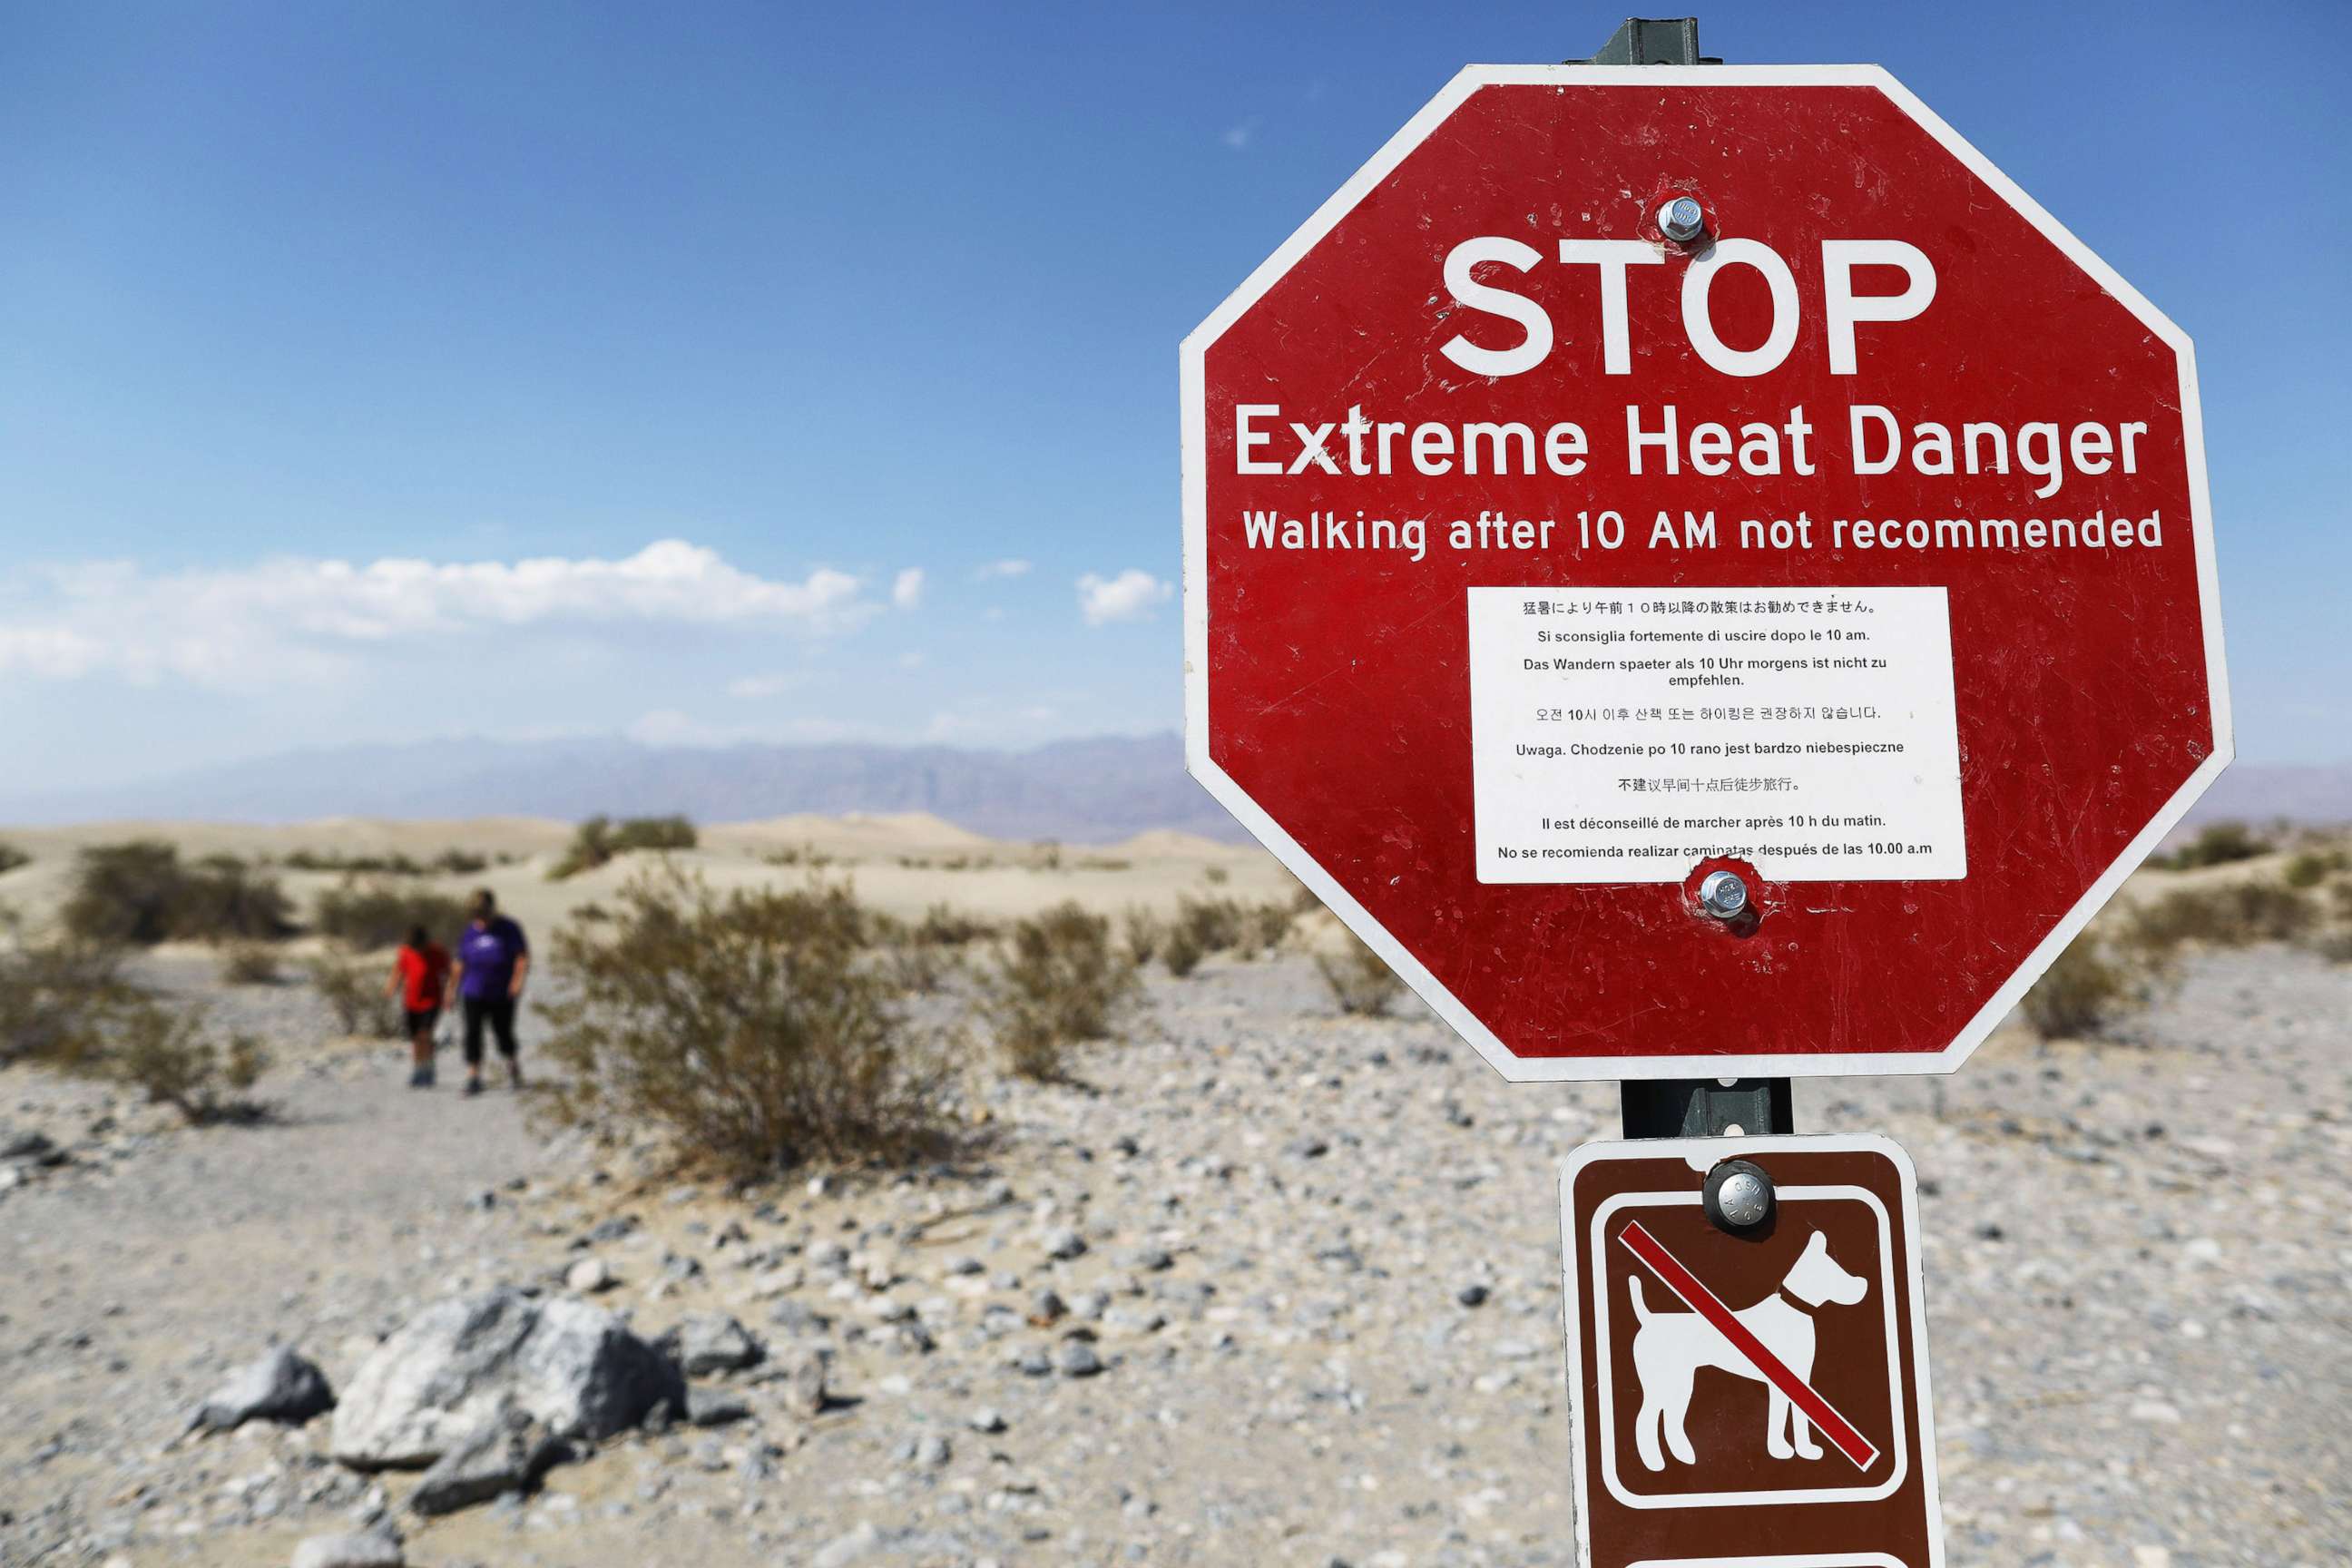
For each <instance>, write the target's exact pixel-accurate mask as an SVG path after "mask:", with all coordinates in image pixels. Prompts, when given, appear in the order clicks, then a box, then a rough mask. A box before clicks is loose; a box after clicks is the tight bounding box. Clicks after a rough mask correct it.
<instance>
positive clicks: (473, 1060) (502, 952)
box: [455, 888, 530, 1094]
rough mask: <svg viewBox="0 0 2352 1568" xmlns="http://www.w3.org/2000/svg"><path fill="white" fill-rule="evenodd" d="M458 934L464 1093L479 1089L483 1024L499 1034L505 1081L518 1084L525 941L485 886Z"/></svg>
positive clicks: (527, 946)
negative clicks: (517, 1044) (517, 1010)
mask: <svg viewBox="0 0 2352 1568" xmlns="http://www.w3.org/2000/svg"><path fill="white" fill-rule="evenodd" d="M469 913H470V914H471V916H472V918H471V920H470V921H468V922H467V926H466V930H465V932H464V934H463V935H461V936H459V937H458V938H457V973H456V975H455V980H456V983H457V1001H458V1005H459V1006H460V1007H461V1008H462V1009H463V1010H464V1014H465V1020H466V1036H465V1038H466V1092H467V1094H479V1093H481V1092H482V1026H484V1025H485V1024H487V1025H488V1026H489V1029H490V1032H491V1033H492V1034H493V1035H495V1036H497V1037H498V1042H499V1055H500V1056H502V1057H504V1058H506V1059H507V1079H508V1081H509V1082H510V1083H512V1084H513V1085H514V1087H515V1088H517V1089H520V1088H521V1087H522V1063H521V1062H520V1060H519V1059H517V1057H516V1047H515V1004H516V1003H517V1002H518V1001H519V1000H520V999H521V996H522V983H523V977H524V976H525V975H527V974H529V973H530V943H529V942H525V941H524V940H523V935H522V927H520V926H519V925H517V924H515V923H514V921H510V920H509V919H507V918H506V917H505V916H504V915H502V914H500V913H499V901H498V900H497V899H496V898H494V897H492V896H491V893H490V890H489V889H488V888H485V889H482V890H481V891H480V892H478V893H476V894H475V895H474V902H473V906H472V909H471V910H470V911H469Z"/></svg>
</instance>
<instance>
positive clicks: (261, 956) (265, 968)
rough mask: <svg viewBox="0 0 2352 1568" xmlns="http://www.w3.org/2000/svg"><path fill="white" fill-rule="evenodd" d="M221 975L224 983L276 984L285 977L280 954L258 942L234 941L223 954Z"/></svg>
mask: <svg viewBox="0 0 2352 1568" xmlns="http://www.w3.org/2000/svg"><path fill="white" fill-rule="evenodd" d="M220 977H221V984H224V985H275V984H278V981H279V980H281V979H283V978H284V976H283V975H282V974H281V973H279V972H278V954H277V953H276V952H273V951H272V950H271V949H270V948H269V947H268V945H266V944H265V943H262V942H232V943H231V944H230V945H229V948H228V951H227V952H224V953H222V954H221V965H220Z"/></svg>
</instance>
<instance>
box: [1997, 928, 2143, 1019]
mask: <svg viewBox="0 0 2352 1568" xmlns="http://www.w3.org/2000/svg"><path fill="white" fill-rule="evenodd" d="M2146 996H2147V992H2146V988H2145V985H2144V984H2142V983H2141V982H2140V980H2139V979H2138V977H2137V975H2136V974H2135V972H2134V967H2133V966H2132V965H2130V964H2128V963H2125V962H2123V961H2122V960H2120V959H2119V958H2117V957H2116V956H2115V955H2114V954H2112V953H2111V952H2109V951H2108V950H2107V949H2106V947H2105V944H2104V943H2102V942H2100V941H2099V940H2098V939H2096V938H2095V937H2093V936H2091V935H2089V934H2088V933H2087V932H2086V933H2084V935H2082V936H2078V937H2076V938H2075V939H2074V941H2073V942H2069V943H2067V944H2066V950H2065V951H2064V952H2061V953H2060V954H2059V955H2058V958H2057V961H2056V962H2055V963H2052V964H2051V965H2050V967H2049V968H2048V969H2046V970H2044V971H2042V978H2041V979H2039V980H2037V981H2035V982H2034V983H2033V988H2032V990H2030V991H2028V992H2027V993H2026V994H2025V1001H2024V1003H2023V1006H2024V1009H2025V1021H2026V1022H2027V1023H2028V1024H2030V1025H2032V1026H2033V1032H2034V1033H2035V1034H2037V1035H2040V1036H2041V1037H2042V1038H2043V1039H2045V1040H2088V1039H2095V1038H2097V1037H2099V1036H2100V1035H2101V1034H2103V1033H2105V1030H2106V1028H2107V1026H2109V1025H2110V1024H2112V1023H2114V1022H2115V1020H2116V1019H2117V1018H2118V1017H2120V1016H2123V1015H2124V1014H2125V1013H2126V1012H2129V1011H2131V1010H2132V1009H2133V1008H2135V1007H2136V1006H2137V1005H2140V1004H2141V1003H2143V1002H2144V1001H2145V1000H2146Z"/></svg>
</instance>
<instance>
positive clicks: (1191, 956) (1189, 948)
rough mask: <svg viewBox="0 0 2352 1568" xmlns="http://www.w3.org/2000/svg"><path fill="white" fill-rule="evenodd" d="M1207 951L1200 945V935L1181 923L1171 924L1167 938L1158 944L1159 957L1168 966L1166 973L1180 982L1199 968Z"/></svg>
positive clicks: (1207, 953)
mask: <svg viewBox="0 0 2352 1568" xmlns="http://www.w3.org/2000/svg"><path fill="white" fill-rule="evenodd" d="M1208 955H1209V950H1208V949H1207V948H1205V947H1203V946H1202V945H1201V937H1200V933H1199V932H1198V931H1194V930H1193V929H1192V927H1191V926H1190V925H1187V924H1186V923H1185V922H1183V921H1174V922H1173V923H1171V925H1170V926H1169V928H1168V935H1167V937H1166V938H1165V939H1164V940H1163V941H1162V942H1160V960H1161V962H1163V963H1166V964H1167V965H1168V973H1171V974H1172V975H1174V976H1175V977H1176V978H1177V979H1179V980H1181V979H1183V978H1184V977H1185V976H1186V975H1188V974H1190V973H1192V971H1194V970H1196V969H1198V968H1200V967H1201V960H1202V959H1203V958H1206V957H1207V956H1208Z"/></svg>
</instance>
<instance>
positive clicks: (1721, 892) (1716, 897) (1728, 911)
mask: <svg viewBox="0 0 2352 1568" xmlns="http://www.w3.org/2000/svg"><path fill="white" fill-rule="evenodd" d="M1698 901H1699V906H1700V907H1701V908H1702V909H1704V910H1706V912H1707V913H1708V914H1711V915H1713V916H1714V917H1715V918H1716V919H1717V920H1719V921H1727V920H1735V919H1737V918H1738V915H1739V912H1740V911H1741V910H1745V909H1746V908H1747V907H1748V884H1747V883H1745V882H1743V881H1741V880H1740V879H1739V878H1738V875H1737V874H1736V873H1733V872H1730V871H1709V872H1708V873H1707V874H1706V880H1704V881H1702V882H1700V883H1699V885H1698Z"/></svg>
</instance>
